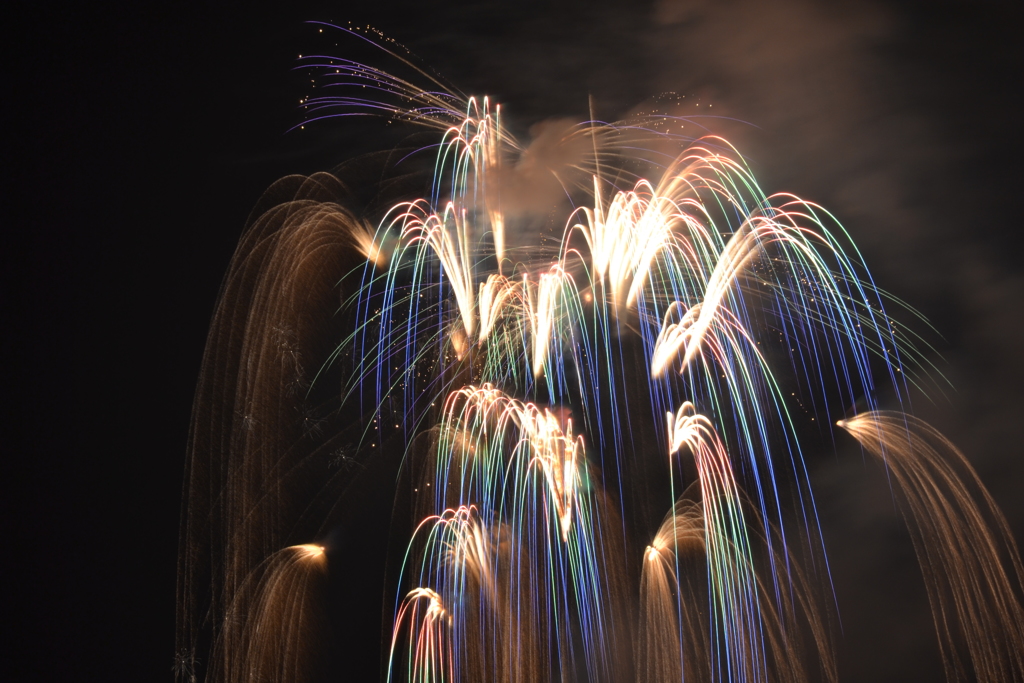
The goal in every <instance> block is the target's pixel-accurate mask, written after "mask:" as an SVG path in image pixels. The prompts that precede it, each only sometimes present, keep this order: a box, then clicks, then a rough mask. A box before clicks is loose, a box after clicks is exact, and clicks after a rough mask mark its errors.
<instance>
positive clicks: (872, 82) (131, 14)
mask: <svg viewBox="0 0 1024 683" xmlns="http://www.w3.org/2000/svg"><path fill="white" fill-rule="evenodd" d="M282 5H284V6H285V7H284V8H279V9H276V10H262V11H256V10H255V9H253V8H252V6H249V9H248V10H244V11H239V12H237V13H236V12H229V11H212V10H209V9H201V8H197V7H182V6H177V5H173V4H161V5H158V6H155V7H150V6H148V4H147V3H135V4H132V5H130V6H127V7H121V8H116V9H113V8H112V9H94V8H89V9H88V10H83V9H75V10H71V9H60V10H56V9H54V10H52V11H50V12H41V13H39V12H37V13H35V14H33V15H32V16H29V15H28V14H23V15H22V16H18V12H17V11H15V13H14V15H15V17H14V18H15V20H13V21H10V22H8V23H9V29H10V30H11V31H13V32H14V33H15V34H16V35H15V36H14V39H15V40H14V43H15V45H18V48H17V53H18V55H17V57H16V58H15V59H16V61H15V68H14V73H13V77H12V76H11V74H10V72H9V71H8V72H7V75H6V77H5V80H6V81H7V82H8V84H9V85H8V88H7V92H8V93H9V97H8V98H6V99H7V101H6V102H5V109H6V110H10V111H12V113H13V115H14V116H13V117H12V120H13V121H14V123H13V124H11V123H8V126H7V128H6V130H5V133H6V138H7V140H8V143H7V147H8V149H9V150H10V151H8V153H7V154H6V155H5V159H7V163H6V164H5V177H6V182H5V183H4V193H3V205H4V215H5V217H6V218H5V220H4V230H3V240H4V244H5V248H4V249H3V250H2V252H3V254H4V258H5V261H7V263H6V264H5V267H4V270H3V277H4V278H5V281H6V283H7V287H6V289H7V290H8V291H9V292H13V296H12V295H11V294H8V295H7V296H5V297H4V300H5V301H4V304H3V305H4V308H5V313H6V315H5V319H7V320H8V321H11V322H9V323H8V327H7V330H6V334H5V335H4V337H5V343H6V344H7V349H8V353H7V354H6V355H7V357H8V363H7V368H8V370H7V386H8V387H18V388H17V389H15V390H14V391H8V392H7V395H8V396H9V397H10V398H9V399H8V403H9V404H10V405H9V407H10V408H22V407H24V408H27V410H25V411H24V414H22V412H21V411H17V410H9V411H8V415H9V416H10V417H8V419H7V420H5V423H6V424H7V427H6V432H7V433H8V434H10V436H9V437H8V438H7V439H5V443H7V444H13V447H11V446H8V447H7V448H5V449H4V451H5V454H6V457H5V463H6V465H5V470H6V471H5V475H4V480H5V482H6V483H7V484H8V486H11V487H12V488H13V492H12V494H10V495H6V496H4V503H3V504H4V518H5V520H7V521H8V522H12V523H13V529H11V530H10V532H9V533H8V538H9V539H10V542H11V545H10V546H9V551H8V552H7V553H4V557H5V559H4V563H5V566H6V568H5V572H4V574H5V576H8V577H9V576H14V577H16V579H15V580H14V581H7V582H6V583H7V584H8V585H7V590H6V592H7V593H8V594H9V595H11V596H12V597H13V599H14V602H13V605H12V606H11V608H10V610H9V612H8V614H9V615H13V617H10V616H9V617H8V619H6V620H5V622H6V625H5V629H7V631H8V633H7V636H6V638H5V640H6V642H8V643H13V650H11V651H12V652H22V653H23V656H20V657H13V658H11V659H13V664H10V663H9V664H8V667H10V666H12V665H13V667H14V668H15V669H16V670H20V671H21V673H22V674H23V675H24V678H25V680H72V679H73V680H112V679H113V680H170V678H171V672H170V666H171V656H172V652H173V638H174V635H173V622H174V576H175V555H176V544H177V528H178V516H179V506H180V492H181V476H182V468H183V464H184V449H185V439H186V433H187V429H188V420H189V413H190V407H191V396H192V393H193V391H194V386H195V382H196V378H197V375H198V371H199V364H200V359H201V354H202V348H203V343H204V335H205V331H206V326H207V324H208V322H209V317H210V314H211V311H212V309H213V305H214V300H215V297H216V293H217V287H218V284H219V282H220V278H221V277H222V275H223V273H224V271H225V269H226V266H227V263H228V259H229V257H230V255H231V252H232V249H233V246H234V243H235V241H236V240H237V238H238V235H239V233H240V231H241V228H242V225H243V223H244V222H245V219H246V216H247V214H248V211H249V210H250V209H251V207H252V206H253V205H254V204H255V202H256V200H257V199H258V198H259V196H260V194H261V192H262V191H263V189H264V188H265V187H266V186H267V185H269V184H270V183H271V182H272V181H274V180H275V179H276V178H278V177H280V176H283V175H285V174H288V173H296V172H298V173H308V172H312V171H315V170H321V169H327V168H330V167H331V166H333V165H334V164H336V163H338V162H340V161H342V160H344V159H345V158H347V157H348V156H350V155H351V154H352V151H353V150H360V151H362V150H361V148H360V145H365V144H366V140H367V139H370V140H373V139H374V136H375V135H378V134H379V130H378V129H377V128H375V126H376V124H373V123H370V124H366V123H361V124H358V125H355V124H344V123H336V124H335V123H332V124H325V125H319V126H310V127H309V128H308V129H307V130H306V131H301V132H295V133H289V134H285V132H284V131H285V130H286V129H287V128H289V127H291V126H292V125H293V124H295V123H297V122H298V120H299V113H298V111H297V109H296V103H297V102H298V99H299V98H300V97H302V96H303V95H305V94H308V91H306V90H305V89H304V85H303V82H302V79H301V78H300V77H299V76H297V75H296V74H294V73H293V72H291V69H292V67H293V66H294V60H295V57H296V55H297V54H298V53H301V52H303V50H304V49H306V47H307V46H309V45H311V44H313V43H314V36H313V34H312V29H310V28H309V27H307V26H304V25H303V23H302V22H303V21H304V20H307V19H321V20H334V21H337V22H339V23H343V22H346V21H348V20H351V21H353V22H354V23H360V24H365V23H370V24H372V25H373V26H375V27H377V28H379V29H381V30H382V31H384V32H385V34H387V35H388V36H390V37H394V38H395V39H397V40H398V41H400V42H401V43H404V44H405V45H407V46H409V47H410V48H411V49H412V50H413V51H414V52H415V53H416V54H418V55H419V57H420V58H422V60H423V61H424V62H425V63H426V64H430V65H432V66H434V67H435V68H436V69H437V70H438V71H439V72H440V73H442V74H443V75H444V76H445V77H446V78H447V79H448V80H449V81H450V82H452V83H453V84H455V85H456V86H458V87H460V88H461V89H462V90H463V91H464V92H466V93H490V94H492V95H494V96H495V97H497V98H498V99H499V100H500V101H502V102H503V103H505V104H506V106H507V111H508V112H509V118H510V120H511V122H512V125H513V127H515V128H517V129H518V130H520V131H526V130H527V129H528V127H529V126H530V124H532V123H536V122H538V121H541V120H544V119H546V118H550V117H555V116H574V117H585V116H586V113H587V98H588V95H592V96H593V98H594V102H595V107H596V110H597V111H596V113H597V115H598V117H599V118H604V119H606V120H612V119H615V118H617V117H620V116H622V115H625V114H626V113H628V112H629V111H631V110H634V109H635V108H636V107H637V106H639V105H640V104H641V103H643V102H644V101H645V100H647V99H648V98H650V97H652V96H654V95H657V94H658V93H661V92H663V91H670V90H671V91H676V92H680V93H683V94H686V95H688V96H689V97H690V98H691V99H692V100H693V101H695V102H696V101H699V102H700V103H702V104H713V105H714V111H715V113H720V114H721V115H723V116H730V117H735V118H738V119H741V120H743V121H746V122H750V123H751V124H754V125H753V126H740V125H736V124H728V123H724V122H714V121H712V122H709V124H708V125H709V127H710V128H711V130H713V131H716V132H723V133H726V134H727V135H728V136H729V138H730V139H731V141H732V142H733V143H734V144H736V146H737V147H738V148H739V149H740V150H741V151H744V152H745V153H747V154H748V155H749V156H750V161H751V165H752V167H753V169H754V171H755V173H756V175H757V177H758V178H759V180H760V181H761V183H762V186H763V187H764V188H765V189H766V190H767V191H769V192H775V191H790V192H794V193H795V194H798V195H800V196H802V197H804V198H807V199H810V200H813V201H816V202H818V203H820V204H822V205H824V206H826V207H827V208H829V209H830V210H831V211H832V212H833V213H835V214H836V215H837V216H838V217H839V218H840V220H841V221H842V222H843V223H844V225H845V226H846V227H847V228H848V229H849V230H850V232H851V233H852V235H853V237H854V239H855V240H856V241H857V243H858V244H859V245H860V246H861V248H862V249H863V251H864V254H865V257H866V259H867V261H868V263H869V264H870V265H871V266H872V267H873V268H874V272H875V274H876V276H877V278H878V281H879V284H880V286H882V287H883V288H885V289H887V290H889V291H891V292H893V293H895V294H896V295H898V296H899V297H901V298H903V299H904V300H906V301H908V302H910V303H911V304H913V305H914V306H915V307H917V308H918V309H919V310H921V311H922V312H924V313H925V314H926V315H927V316H929V318H930V319H931V320H932V322H933V323H934V325H935V326H936V328H937V329H938V331H939V333H941V335H942V337H944V339H940V338H936V340H935V343H936V347H937V349H938V350H939V351H940V352H941V353H942V355H943V356H944V358H945V360H944V361H937V362H939V366H940V368H941V369H942V370H943V371H944V372H945V373H946V374H947V376H948V377H949V378H950V380H951V381H952V382H953V384H954V386H955V388H956V391H955V392H950V393H949V396H948V397H947V398H943V397H941V396H937V397H936V398H935V402H934V404H932V403H930V402H928V401H926V400H917V401H916V402H915V409H916V410H917V413H918V414H919V415H920V416H922V417H924V418H925V419H928V420H929V421H932V422H933V423H934V424H936V425H937V426H939V427H940V429H942V430H943V431H944V432H946V433H947V435H948V436H950V437H951V438H952V439H953V440H954V441H955V442H956V443H957V444H958V445H959V446H960V447H961V448H962V450H964V452H965V453H966V454H967V456H968V457H969V458H970V460H971V461H972V462H973V463H974V464H975V466H976V468H977V469H978V471H979V474H980V475H981V477H982V479H983V480H984V481H985V482H986V484H987V485H988V486H989V487H990V490H991V492H992V494H993V495H994V496H995V498H996V500H997V501H998V502H999V503H1000V505H1001V506H1002V507H1003V510H1004V512H1005V513H1006V515H1007V517H1008V518H1009V520H1010V523H1011V526H1012V527H1013V529H1014V531H1015V533H1016V535H1017V540H1018V543H1020V542H1022V541H1024V497H1022V496H1021V495H1020V491H1021V488H1022V486H1024V458H1022V457H1021V455H1024V454H1022V453H1021V450H1022V449H1021V443H1024V417H1022V415H1024V396H1022V393H1021V387H1022V386H1024V359H1022V356H1021V353H1020V352H1021V350H1022V349H1024V263H1022V260H1021V251H1020V247H1021V246H1022V243H1024V241H1022V239H1021V237H1020V225H1019V218H1018V217H1017V211H1018V204H1019V203H1020V198H1019V193H1020V188H1021V187H1022V185H1024V171H1022V170H1021V166H1020V158H1021V153H1022V152H1024V133H1022V129H1021V126H1020V111H1021V106H1022V105H1024V87H1022V86H1024V50H1022V47H1021V46H1022V41H1021V38H1020V36H1021V32H1022V30H1024V21H1022V18H1024V17H1022V12H1024V9H1022V8H1024V5H1021V4H1020V3H1019V2H1018V3H1006V4H998V3H993V2H978V1H975V2H969V3H968V2H965V3H954V2H928V3H923V2H921V3H912V2H905V3H883V2H866V1H864V2H860V1H858V2H838V3H824V2H811V1H809V0H781V1H776V2H771V3H759V2H754V1H753V0H734V1H722V2H710V1H704V2H701V1H699V0H695V1H692V2H687V1H685V0H675V1H672V0H667V1H666V2H658V3H654V4H652V3H648V2H618V3H614V2H590V3H550V4H541V3H515V4H514V9H512V7H513V5H512V4H507V5H506V4H501V3H446V4H445V8H443V9H436V8H433V9H430V10H429V11H428V9H424V8H417V7H408V6H405V5H402V6H401V7H399V6H394V5H382V6H381V7H379V8H377V9H370V8H368V7H364V6H360V7H358V8H354V9H351V8H347V7H345V4H344V3H335V4H329V3H324V4H322V5H319V6H316V5H309V6H303V7H299V6H298V5H296V4H293V3H282ZM626 8H630V9H629V11H628V12H627V9H626ZM337 54H339V55H340V56H350V55H355V56H356V57H357V58H360V59H367V58H371V57H372V54H371V53H369V52H367V51H366V50H365V49H364V48H362V47H360V46H359V45H357V44H354V42H353V41H345V40H339V48H338V51H337ZM380 66H384V67H385V68H386V67H387V64H386V63H383V62H382V63H381V64H380ZM718 126H721V127H720V128H719V127H718ZM23 396H24V398H22V397H23ZM812 470H813V471H812V480H813V481H814V483H815V486H816V487H817V489H816V490H817V492H818V496H819V499H820V500H821V501H822V522H823V525H824V527H825V536H826V542H830V545H829V550H830V553H831V557H832V561H833V572H834V574H833V575H834V578H835V580H836V584H837V598H838V601H839V609H840V613H841V615H842V617H843V620H844V622H843V623H844V635H843V637H842V639H841V645H840V657H841V674H842V680H845V681H862V680H863V681H868V680H871V681H885V680H937V678H936V677H937V676H939V675H940V672H939V668H938V662H937V660H935V646H934V644H933V641H934V636H933V633H932V631H931V628H930V625H929V624H928V623H927V621H926V620H927V612H926V610H927V607H926V604H925V597H924V591H923V589H921V588H918V587H917V586H918V584H919V579H918V577H917V576H916V571H917V570H916V566H915V565H914V562H913V553H912V549H911V548H910V547H909V545H907V544H906V539H905V538H904V537H903V535H902V532H901V531H900V529H901V523H900V521H899V519H898V517H897V516H896V514H895V512H894V511H893V508H892V503H891V500H890V499H889V497H888V493H887V490H886V488H885V481H884V477H883V476H882V475H881V474H880V473H879V472H878V471H876V470H875V469H873V468H871V467H869V466H865V465H864V464H862V462H861V460H860V459H859V456H858V455H857V454H856V453H855V452H853V451H849V452H845V451H844V452H842V453H841V454H840V457H839V458H834V457H831V456H830V457H821V458H818V459H816V460H815V461H814V463H813V464H812ZM30 655H31V656H30ZM929 659H930V660H934V664H927V663H926V664H923V665H922V663H921V662H922V660H925V661H928V660H929ZM922 667H923V668H922ZM367 680H372V679H367Z"/></svg>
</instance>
